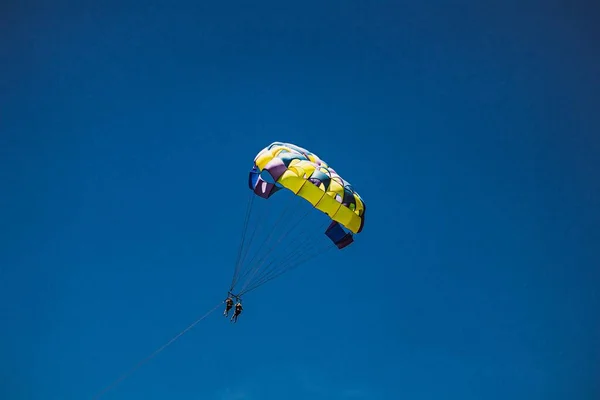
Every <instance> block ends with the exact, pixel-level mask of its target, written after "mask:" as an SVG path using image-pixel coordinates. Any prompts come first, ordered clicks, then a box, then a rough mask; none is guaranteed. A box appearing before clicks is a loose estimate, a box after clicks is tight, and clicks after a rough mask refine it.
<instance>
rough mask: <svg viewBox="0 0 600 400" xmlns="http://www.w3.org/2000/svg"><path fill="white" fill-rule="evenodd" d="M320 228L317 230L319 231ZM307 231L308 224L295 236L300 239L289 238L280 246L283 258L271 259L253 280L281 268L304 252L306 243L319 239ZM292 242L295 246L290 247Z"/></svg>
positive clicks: (260, 278) (262, 277) (258, 279)
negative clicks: (282, 250) (283, 249)
mask: <svg viewBox="0 0 600 400" xmlns="http://www.w3.org/2000/svg"><path fill="white" fill-rule="evenodd" d="M309 211H310V210H309ZM303 217H304V216H303ZM302 219H303V218H301V219H300V221H302ZM327 224H328V222H327V223H326V224H324V226H326V225H327ZM324 226H323V228H324ZM321 230H322V229H321ZM321 230H319V232H320V231H321ZM309 231H310V230H309V228H308V226H305V227H304V230H303V231H300V233H299V234H298V235H297V237H299V238H302V239H301V240H290V241H288V242H287V244H288V246H285V245H284V246H282V247H283V248H285V256H284V257H283V259H282V260H276V259H272V260H271V262H270V263H269V264H268V265H267V266H266V267H265V268H264V270H263V271H262V272H261V274H260V275H259V276H258V277H257V278H256V279H255V282H257V281H260V280H262V279H264V277H265V276H267V275H269V274H270V273H272V272H273V270H275V269H277V268H282V266H285V265H286V263H288V262H290V261H292V260H294V259H295V258H296V257H297V256H298V255H300V254H301V253H302V252H306V249H307V245H308V244H309V243H310V242H311V241H317V240H319V239H318V238H317V237H316V236H315V235H310V232H309ZM294 243H296V244H297V245H296V246H295V248H292V245H293V244H294ZM313 245H314V243H313ZM288 249H289V250H288Z"/></svg>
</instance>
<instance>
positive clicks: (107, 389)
mask: <svg viewBox="0 0 600 400" xmlns="http://www.w3.org/2000/svg"><path fill="white" fill-rule="evenodd" d="M221 304H223V302H222V301H220V302H219V304H217V305H216V306H214V307H213V308H212V309H211V310H210V311H208V312H207V313H206V314H204V315H203V316H201V317H200V318H198V319H197V320H196V321H194V322H192V323H191V324H190V325H189V326H188V327H187V328H185V329H184V330H182V331H181V332H179V333H178V334H177V335H175V336H173V337H172V338H171V339H170V340H169V341H168V342H167V343H165V344H163V345H162V346H161V347H159V348H158V349H156V350H155V351H154V352H153V353H152V354H150V355H149V356H147V357H146V358H144V359H142V360H141V361H140V362H138V363H137V364H136V365H134V366H133V367H132V368H131V369H129V370H128V371H126V372H125V373H123V374H122V375H121V376H120V377H119V378H117V379H116V380H115V381H114V382H112V383H111V384H110V385H108V386H105V387H104V389H102V390H101V391H100V392H98V393H97V394H96V395H95V396H94V397H93V400H96V399H99V398H100V396H102V395H103V394H104V393H106V392H107V391H109V390H110V389H112V388H114V387H115V386H117V385H118V384H119V383H121V382H122V381H123V380H125V378H127V377H128V376H129V375H131V374H132V373H134V372H135V371H136V370H138V369H139V368H140V367H141V366H143V365H144V364H146V363H147V362H148V361H150V360H151V359H152V358H154V357H156V356H157V355H158V353H160V352H161V351H163V350H164V349H166V348H167V347H168V346H170V345H171V344H173V342H175V341H176V340H177V339H179V338H180V337H181V336H183V335H184V334H185V333H186V332H187V331H189V330H190V329H192V328H193V327H194V326H196V325H198V323H200V321H202V320H203V319H205V318H206V317H208V316H209V315H210V314H212V313H213V312H214V311H215V310H216V309H217V308H219V307H221Z"/></svg>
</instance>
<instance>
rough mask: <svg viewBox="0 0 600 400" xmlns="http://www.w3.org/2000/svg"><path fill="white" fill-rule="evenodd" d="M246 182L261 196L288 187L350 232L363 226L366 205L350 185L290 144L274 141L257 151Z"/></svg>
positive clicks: (304, 151)
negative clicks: (248, 179)
mask: <svg viewBox="0 0 600 400" xmlns="http://www.w3.org/2000/svg"><path fill="white" fill-rule="evenodd" d="M265 174H268V176H265ZM249 185H250V188H251V189H252V190H254V193H256V194H257V195H259V196H261V197H264V198H269V197H270V196H271V195H272V194H273V193H275V192H276V191H277V190H279V189H280V188H285V189H288V190H290V191H292V192H293V193H294V194H295V195H297V196H299V197H302V198H303V199H305V200H306V201H308V202H310V203H311V204H312V205H313V206H314V207H315V208H317V209H318V210H320V211H322V212H324V213H325V214H327V215H328V216H329V217H330V218H331V219H332V220H333V221H336V222H339V223H340V224H342V225H343V226H344V227H346V228H347V229H349V230H350V231H352V232H353V233H360V232H361V231H362V228H363V226H364V221H365V210H366V206H365V203H364V201H363V200H362V198H361V197H360V195H359V194H358V193H357V192H356V191H354V189H353V188H352V185H351V184H350V183H349V182H348V181H346V180H345V179H343V178H342V177H341V176H340V175H338V173H337V172H335V170H334V169H333V168H331V167H330V166H329V165H328V164H327V163H326V162H325V161H323V160H321V159H320V158H319V157H318V156H317V155H316V154H313V153H311V152H309V151H308V150H306V149H303V148H302V147H299V146H296V145H294V144H290V143H282V142H274V143H271V144H270V145H269V146H267V147H265V148H264V149H263V150H261V151H260V152H259V153H258V155H257V156H256V157H255V159H254V167H253V168H252V171H251V172H250V181H249ZM279 185H280V186H279Z"/></svg>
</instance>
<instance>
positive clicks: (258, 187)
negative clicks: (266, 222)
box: [248, 165, 281, 199]
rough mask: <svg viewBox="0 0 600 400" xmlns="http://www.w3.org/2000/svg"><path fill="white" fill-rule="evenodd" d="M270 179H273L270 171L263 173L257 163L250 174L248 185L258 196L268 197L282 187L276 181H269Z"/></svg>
mask: <svg viewBox="0 0 600 400" xmlns="http://www.w3.org/2000/svg"><path fill="white" fill-rule="evenodd" d="M265 178H266V179H265ZM267 179H268V180H267ZM269 180H272V179H270V176H269V173H268V172H266V171H265V173H264V174H263V173H262V172H261V171H260V170H259V169H258V167H257V166H256V165H255V166H254V167H253V168H252V169H251V170H250V173H249V174H248V187H249V188H250V190H252V191H253V192H254V193H255V194H256V195H257V196H260V197H262V198H265V199H268V198H269V197H271V195H273V194H274V193H275V192H277V191H279V190H280V189H281V188H280V187H278V186H277V185H275V183H274V182H269Z"/></svg>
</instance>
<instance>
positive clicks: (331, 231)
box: [325, 221, 354, 250]
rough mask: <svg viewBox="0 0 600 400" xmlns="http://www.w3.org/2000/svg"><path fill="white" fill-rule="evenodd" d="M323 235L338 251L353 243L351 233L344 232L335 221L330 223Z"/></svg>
mask: <svg viewBox="0 0 600 400" xmlns="http://www.w3.org/2000/svg"><path fill="white" fill-rule="evenodd" d="M325 234H326V235H327V237H329V239H331V241H332V242H333V243H334V244H335V245H336V246H337V247H338V249H340V250H341V249H343V248H344V247H346V246H348V245H349V244H351V243H352V242H354V237H353V236H352V232H348V231H346V230H345V229H344V228H343V227H342V225H340V223H339V222H337V221H332V222H331V224H330V225H329V227H328V228H327V230H326V231H325Z"/></svg>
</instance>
